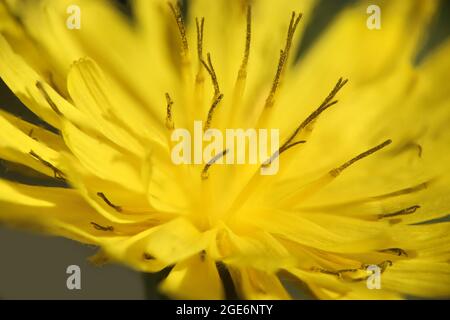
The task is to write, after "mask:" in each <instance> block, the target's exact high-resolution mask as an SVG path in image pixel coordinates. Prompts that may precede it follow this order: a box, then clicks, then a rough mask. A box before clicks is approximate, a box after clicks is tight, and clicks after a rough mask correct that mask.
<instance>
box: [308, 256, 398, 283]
mask: <svg viewBox="0 0 450 320" xmlns="http://www.w3.org/2000/svg"><path fill="white" fill-rule="evenodd" d="M392 265H393V262H392V261H391V260H385V261H383V262H381V263H379V264H377V265H376V266H378V267H379V268H380V269H381V270H380V272H381V273H383V272H384V271H386V269H387V267H388V266H389V267H390V266H392ZM369 266H370V265H369V264H362V265H361V268H352V269H340V270H328V269H323V268H320V267H312V268H311V271H315V272H320V273H324V274H329V275H332V276H336V277H337V278H338V279H340V280H345V281H351V282H359V281H365V280H367V279H368V278H369V276H365V277H361V278H350V279H348V278H344V277H343V274H345V273H356V272H358V271H362V270H366V269H367V268H368V267H369Z"/></svg>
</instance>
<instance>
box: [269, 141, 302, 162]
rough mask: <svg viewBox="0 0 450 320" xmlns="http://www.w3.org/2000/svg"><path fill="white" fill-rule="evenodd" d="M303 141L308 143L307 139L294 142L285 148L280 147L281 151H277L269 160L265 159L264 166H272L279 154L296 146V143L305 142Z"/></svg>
mask: <svg viewBox="0 0 450 320" xmlns="http://www.w3.org/2000/svg"><path fill="white" fill-rule="evenodd" d="M303 143H306V140H300V141H296V142H292V143H291V144H290V145H288V146H287V147H285V148H284V149H281V148H280V151H279V152H275V153H274V154H273V155H272V156H271V157H270V158H269V159H268V160H267V161H265V162H264V163H263V164H262V167H268V166H270V165H271V164H272V162H273V160H275V159H276V158H277V157H278V156H279V154H280V153H281V152H285V151H287V150H289V149H290V148H292V147H295V146H296V145H299V144H303Z"/></svg>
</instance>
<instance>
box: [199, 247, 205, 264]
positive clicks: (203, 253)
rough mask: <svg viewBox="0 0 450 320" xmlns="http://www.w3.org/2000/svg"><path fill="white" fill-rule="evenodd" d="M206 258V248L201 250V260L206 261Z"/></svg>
mask: <svg viewBox="0 0 450 320" xmlns="http://www.w3.org/2000/svg"><path fill="white" fill-rule="evenodd" d="M205 259H206V250H202V251H200V260H201V261H202V262H204V261H205Z"/></svg>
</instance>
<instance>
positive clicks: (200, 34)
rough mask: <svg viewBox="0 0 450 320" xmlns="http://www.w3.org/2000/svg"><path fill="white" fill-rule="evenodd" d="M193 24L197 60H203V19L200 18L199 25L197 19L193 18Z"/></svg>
mask: <svg viewBox="0 0 450 320" xmlns="http://www.w3.org/2000/svg"><path fill="white" fill-rule="evenodd" d="M195 24H196V26H197V55H198V60H200V61H202V60H203V34H204V33H203V30H204V26H205V18H204V17H202V19H201V22H200V23H199V20H198V18H195Z"/></svg>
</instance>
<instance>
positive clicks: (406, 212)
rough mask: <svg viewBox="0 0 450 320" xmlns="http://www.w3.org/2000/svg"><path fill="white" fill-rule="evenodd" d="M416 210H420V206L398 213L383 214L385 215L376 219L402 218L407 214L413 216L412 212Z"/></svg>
mask: <svg viewBox="0 0 450 320" xmlns="http://www.w3.org/2000/svg"><path fill="white" fill-rule="evenodd" d="M417 209H420V206H418V205H415V206H412V207H409V208H406V209H402V210H400V211H397V212H394V213H385V214H380V215H378V219H383V218H392V217H396V216H403V215H408V214H413V213H414V212H416V211H417Z"/></svg>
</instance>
